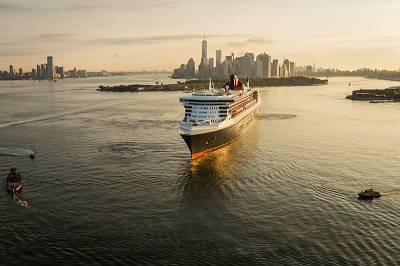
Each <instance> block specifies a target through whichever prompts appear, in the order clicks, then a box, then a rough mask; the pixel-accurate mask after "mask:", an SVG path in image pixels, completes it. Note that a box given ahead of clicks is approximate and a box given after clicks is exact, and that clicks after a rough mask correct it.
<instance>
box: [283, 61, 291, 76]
mask: <svg viewBox="0 0 400 266" xmlns="http://www.w3.org/2000/svg"><path fill="white" fill-rule="evenodd" d="M283 65H284V76H285V78H287V77H289V76H291V73H290V61H289V60H288V59H285V60H283ZM285 71H286V72H285Z"/></svg>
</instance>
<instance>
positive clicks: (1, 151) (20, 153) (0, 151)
mask: <svg viewBox="0 0 400 266" xmlns="http://www.w3.org/2000/svg"><path fill="white" fill-rule="evenodd" d="M31 154H35V151H33V150H30V149H24V148H11V147H0V156H13V157H28V156H29V155H31Z"/></svg>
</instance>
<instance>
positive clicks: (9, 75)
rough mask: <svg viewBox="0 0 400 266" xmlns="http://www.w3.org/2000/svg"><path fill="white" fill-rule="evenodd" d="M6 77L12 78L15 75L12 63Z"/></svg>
mask: <svg viewBox="0 0 400 266" xmlns="http://www.w3.org/2000/svg"><path fill="white" fill-rule="evenodd" d="M8 77H9V78H10V79H13V78H14V77H15V70H14V66H13V65H10V72H8Z"/></svg>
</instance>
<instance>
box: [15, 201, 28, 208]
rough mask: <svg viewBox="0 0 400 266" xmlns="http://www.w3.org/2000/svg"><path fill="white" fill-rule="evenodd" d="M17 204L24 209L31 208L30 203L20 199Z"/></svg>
mask: <svg viewBox="0 0 400 266" xmlns="http://www.w3.org/2000/svg"><path fill="white" fill-rule="evenodd" d="M17 204H18V205H19V206H20V207H22V208H28V207H29V205H28V202H27V201H26V200H20V199H18V200H17Z"/></svg>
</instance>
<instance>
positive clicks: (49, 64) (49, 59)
mask: <svg viewBox="0 0 400 266" xmlns="http://www.w3.org/2000/svg"><path fill="white" fill-rule="evenodd" d="M46 72H47V73H46V74H47V78H48V79H49V80H52V79H54V62H53V57H52V56H48V57H47V71H46Z"/></svg>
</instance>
